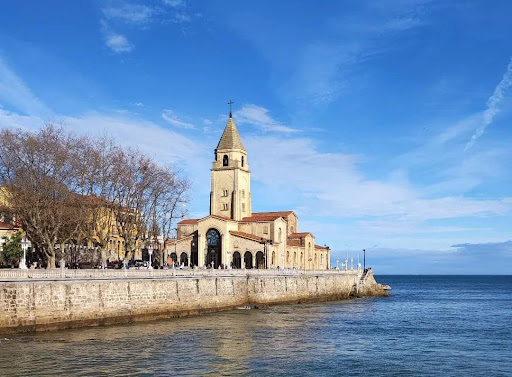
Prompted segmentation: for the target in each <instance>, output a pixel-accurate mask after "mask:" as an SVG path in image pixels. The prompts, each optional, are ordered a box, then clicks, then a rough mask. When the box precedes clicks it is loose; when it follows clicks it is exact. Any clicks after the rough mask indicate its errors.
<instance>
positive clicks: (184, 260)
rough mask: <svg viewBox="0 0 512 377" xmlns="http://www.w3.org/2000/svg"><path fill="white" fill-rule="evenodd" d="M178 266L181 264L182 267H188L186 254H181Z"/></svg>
mask: <svg viewBox="0 0 512 377" xmlns="http://www.w3.org/2000/svg"><path fill="white" fill-rule="evenodd" d="M180 264H183V265H184V266H188V255H187V253H181V255H180Z"/></svg>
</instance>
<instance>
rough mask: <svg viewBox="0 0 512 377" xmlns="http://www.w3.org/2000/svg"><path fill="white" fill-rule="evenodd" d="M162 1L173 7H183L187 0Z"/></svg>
mask: <svg viewBox="0 0 512 377" xmlns="http://www.w3.org/2000/svg"><path fill="white" fill-rule="evenodd" d="M162 2H163V3H164V4H165V5H168V6H170V7H172V8H181V7H184V6H185V0H162Z"/></svg>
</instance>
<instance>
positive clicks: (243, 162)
mask: <svg viewBox="0 0 512 377" xmlns="http://www.w3.org/2000/svg"><path fill="white" fill-rule="evenodd" d="M242 167H244V156H242Z"/></svg>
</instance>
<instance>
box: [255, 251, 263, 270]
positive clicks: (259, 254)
mask: <svg viewBox="0 0 512 377" xmlns="http://www.w3.org/2000/svg"><path fill="white" fill-rule="evenodd" d="M256 268H265V258H264V256H263V252H261V251H258V252H257V253H256Z"/></svg>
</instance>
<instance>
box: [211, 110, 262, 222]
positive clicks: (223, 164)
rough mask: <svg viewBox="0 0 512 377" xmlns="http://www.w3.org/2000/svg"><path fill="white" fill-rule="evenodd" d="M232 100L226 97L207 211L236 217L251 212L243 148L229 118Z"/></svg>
mask: <svg viewBox="0 0 512 377" xmlns="http://www.w3.org/2000/svg"><path fill="white" fill-rule="evenodd" d="M232 104H233V102H232V101H230V102H229V105H230V109H229V110H230V111H229V119H228V122H227V124H226V127H225V128H224V132H223V133H222V137H221V138H220V141H219V144H218V145H217V148H216V149H215V160H214V161H213V164H212V169H211V175H212V178H211V191H210V215H217V216H222V217H226V218H229V219H232V220H237V221H239V220H241V219H242V218H244V217H250V216H251V214H252V209H251V172H250V170H249V163H248V162H247V151H246V149H245V147H244V145H243V143H242V139H241V138H240V134H239V133H238V129H237V128H236V124H235V122H234V121H233V115H232V112H231V105H232Z"/></svg>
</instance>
